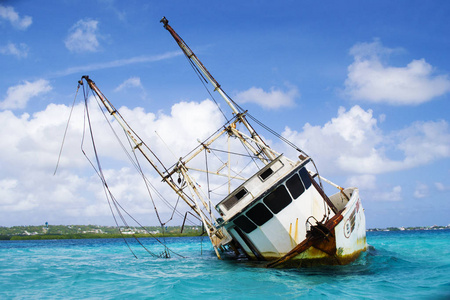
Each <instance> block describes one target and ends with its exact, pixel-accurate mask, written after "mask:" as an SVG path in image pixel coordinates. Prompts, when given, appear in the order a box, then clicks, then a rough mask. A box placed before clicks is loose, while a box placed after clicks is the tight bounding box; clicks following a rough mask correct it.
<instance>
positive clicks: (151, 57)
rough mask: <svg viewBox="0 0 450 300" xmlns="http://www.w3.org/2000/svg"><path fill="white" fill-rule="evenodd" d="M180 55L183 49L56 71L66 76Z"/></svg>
mask: <svg viewBox="0 0 450 300" xmlns="http://www.w3.org/2000/svg"><path fill="white" fill-rule="evenodd" d="M179 55H182V52H181V51H171V52H167V53H163V54H160V55H145V56H135V57H131V58H125V59H118V60H113V61H110V62H106V63H96V64H90V65H84V66H78V67H70V68H67V69H66V70H63V71H59V72H55V74H56V75H57V76H66V75H71V74H76V73H80V72H87V71H95V70H103V69H109V68H117V67H123V66H127V65H132V64H139V63H148V62H155V61H162V60H165V59H169V58H172V57H176V56H179Z"/></svg>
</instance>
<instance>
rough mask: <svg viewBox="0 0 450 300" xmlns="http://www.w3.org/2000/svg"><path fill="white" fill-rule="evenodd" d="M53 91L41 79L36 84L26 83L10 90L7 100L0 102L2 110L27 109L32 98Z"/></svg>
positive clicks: (48, 84)
mask: <svg viewBox="0 0 450 300" xmlns="http://www.w3.org/2000/svg"><path fill="white" fill-rule="evenodd" d="M51 90H52V87H51V85H50V83H49V82H48V81H47V80H45V79H39V80H36V81H34V82H29V81H25V82H24V83H23V84H19V85H16V86H12V87H10V88H8V91H7V92H6V98H5V99H4V100H3V101H2V102H0V109H22V108H25V107H26V105H27V103H28V101H29V100H30V99H31V98H33V97H36V96H38V95H40V94H43V93H47V92H49V91H51Z"/></svg>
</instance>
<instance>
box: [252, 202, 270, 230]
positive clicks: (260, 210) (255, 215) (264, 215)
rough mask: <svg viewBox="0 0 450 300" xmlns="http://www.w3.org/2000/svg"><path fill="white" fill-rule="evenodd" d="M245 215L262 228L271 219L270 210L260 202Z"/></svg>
mask: <svg viewBox="0 0 450 300" xmlns="http://www.w3.org/2000/svg"><path fill="white" fill-rule="evenodd" d="M246 215H247V217H249V218H250V220H252V221H253V222H254V223H255V224H256V225H258V226H262V225H263V224H265V223H266V222H267V221H269V220H270V219H272V217H273V214H272V213H271V212H270V210H268V209H267V207H266V206H265V205H264V204H262V203H261V202H260V203H258V204H256V205H255V206H253V207H252V208H251V209H249V210H248V211H247V213H246Z"/></svg>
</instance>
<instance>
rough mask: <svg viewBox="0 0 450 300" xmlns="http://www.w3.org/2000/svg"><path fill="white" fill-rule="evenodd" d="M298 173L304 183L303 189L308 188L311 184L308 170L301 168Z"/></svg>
mask: <svg viewBox="0 0 450 300" xmlns="http://www.w3.org/2000/svg"><path fill="white" fill-rule="evenodd" d="M299 173H300V177H301V178H302V181H303V184H304V185H305V189H308V188H309V187H310V186H311V177H310V176H309V173H308V170H306V168H302V169H301V170H300V172H299Z"/></svg>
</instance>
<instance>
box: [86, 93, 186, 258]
mask: <svg viewBox="0 0 450 300" xmlns="http://www.w3.org/2000/svg"><path fill="white" fill-rule="evenodd" d="M83 91H84V86H83ZM84 98H85V99H84V100H85V124H84V130H83V139H82V145H81V146H82V148H81V149H82V152H83V154H84V156H85V157H86V158H87V160H88V161H89V163H90V164H91V166H92V167H93V168H94V170H95V172H96V173H97V175H98V176H99V177H100V180H101V181H102V182H103V187H104V190H105V193H106V195H107V199H108V203H109V206H110V210H111V212H112V214H113V218H114V221H115V223H116V226H117V227H118V228H119V224H118V222H117V219H116V216H115V214H114V211H113V209H112V207H111V202H112V203H113V205H114V207H115V209H116V211H117V213H118V215H119V217H120V219H121V220H122V222H123V223H124V224H125V225H126V227H128V228H130V226H129V225H128V223H127V222H126V219H125V217H124V216H123V214H122V212H121V211H123V212H125V213H126V214H127V215H128V216H129V217H130V218H131V219H132V220H133V221H134V222H136V223H137V224H138V225H139V226H140V227H141V228H143V229H144V230H145V231H146V232H147V233H148V234H149V235H150V236H151V237H153V238H154V239H155V240H156V241H157V242H158V243H160V244H161V245H162V246H163V247H164V248H165V252H163V253H162V255H156V254H154V253H152V252H151V251H150V250H148V249H147V248H146V247H145V246H144V245H143V244H142V243H141V241H140V240H139V239H138V238H137V237H136V236H133V237H134V238H135V240H136V241H137V242H138V243H139V244H140V245H141V246H142V247H143V248H144V249H145V250H146V251H147V252H148V253H149V254H151V255H152V256H154V257H162V256H163V255H164V256H165V257H168V254H169V252H172V253H174V254H175V255H178V256H180V257H183V256H182V255H180V254H178V253H176V252H174V251H173V250H171V249H169V248H168V247H167V246H166V245H165V244H164V243H162V242H161V241H160V240H159V239H158V238H156V236H154V235H153V234H152V233H151V232H149V231H148V230H147V229H146V228H145V227H144V226H142V225H141V224H140V223H139V222H138V221H137V220H136V219H135V218H134V217H133V216H131V215H130V214H129V213H128V212H127V211H126V210H125V209H124V208H123V207H122V206H121V205H120V203H119V202H118V201H117V200H116V198H115V197H114V195H113V194H112V192H111V190H110V189H109V186H108V184H107V182H106V178H105V176H104V174H103V171H102V168H101V164H100V160H99V156H98V153H97V147H96V144H95V141H94V135H93V131H92V124H91V121H90V114H89V109H88V94H87V93H84ZM94 98H95V97H94ZM102 111H103V110H102ZM86 117H87V122H88V124H89V131H90V135H91V142H92V147H93V151H94V155H95V160H96V162H97V168H96V167H95V166H94V164H93V162H92V161H91V160H90V159H89V157H88V156H87V154H86V152H85V151H84V148H83V145H84V134H85V126H86ZM108 194H109V197H108ZM119 231H120V229H119ZM120 233H121V235H122V238H123V239H124V241H125V243H126V244H127V246H128V248H129V249H130V251H131V253H132V254H133V255H134V256H135V257H136V258H137V256H136V255H135V254H134V252H133V251H132V250H131V247H130V246H129V244H128V242H127V241H126V239H125V238H124V236H123V234H122V232H121V231H120Z"/></svg>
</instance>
